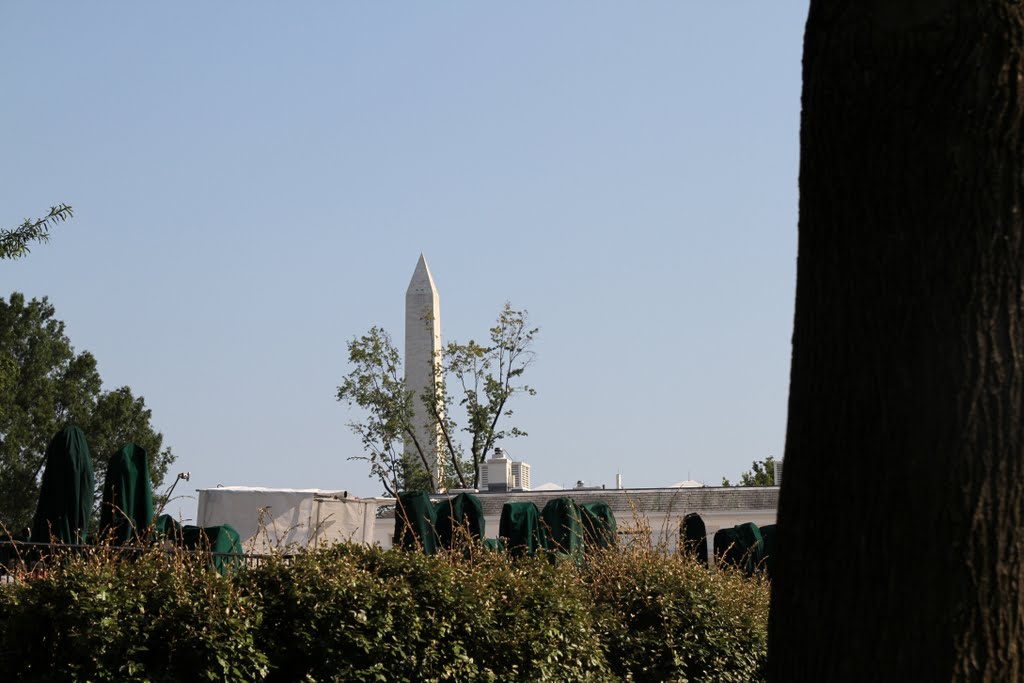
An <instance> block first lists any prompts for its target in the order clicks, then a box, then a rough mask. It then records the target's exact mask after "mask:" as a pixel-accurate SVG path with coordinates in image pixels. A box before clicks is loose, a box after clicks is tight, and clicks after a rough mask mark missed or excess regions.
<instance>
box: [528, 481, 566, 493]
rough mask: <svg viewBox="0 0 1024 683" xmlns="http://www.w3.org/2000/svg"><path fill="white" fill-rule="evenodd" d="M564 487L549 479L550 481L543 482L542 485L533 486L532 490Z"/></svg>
mask: <svg viewBox="0 0 1024 683" xmlns="http://www.w3.org/2000/svg"><path fill="white" fill-rule="evenodd" d="M563 488H564V487H562V486H560V485H558V484H556V483H554V482H553V481H549V482H548V483H546V484H541V485H540V486H531V487H530V490H531V491H561V490H562V489H563Z"/></svg>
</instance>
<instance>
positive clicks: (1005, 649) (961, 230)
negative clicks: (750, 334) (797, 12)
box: [769, 0, 1024, 683]
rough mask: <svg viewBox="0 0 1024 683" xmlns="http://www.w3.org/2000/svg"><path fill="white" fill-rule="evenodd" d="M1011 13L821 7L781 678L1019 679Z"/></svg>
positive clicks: (1019, 443) (785, 538)
mask: <svg viewBox="0 0 1024 683" xmlns="http://www.w3.org/2000/svg"><path fill="white" fill-rule="evenodd" d="M1022 11H1024V10H1022V5H1021V4H1018V3H1017V2H1011V1H1010V0H999V1H996V0H977V1H972V2H967V1H963V2H951V1H944V0H943V1H940V0H930V1H916V2H915V1H910V0H872V1H867V2H849V1H840V0H820V1H819V0H812V1H811V9H810V14H809V16H808V21H807V27H806V35H805V41H804V65H803V69H804V71H803V77H804V91H803V114H802V123H801V166H800V237H799V258H798V277H797V296H796V314H795V322H794V332H793V365H792V374H791V379H790V382H791V383H790V398H789V423H788V431H787V438H786V451H785V462H786V476H785V478H784V482H783V488H782V493H781V500H780V505H779V532H780V538H779V541H780V548H779V554H778V556H777V563H776V570H777V571H776V578H775V581H774V585H773V595H772V606H771V618H770V624H769V670H770V680H773V681H777V682H778V683H783V682H785V683H795V682H800V681H813V682H814V683H818V682H820V681H830V682H832V681H857V682H858V683H861V682H862V681H878V680H894V681H895V680H898V681H954V680H955V681H964V680H971V681H1020V680H1024V661H1022V659H1024V593H1022V580H1024V414H1022V413H1024V403H1022V399H1024V393H1022V392H1024V217H1022V213H1021V200H1022V194H1024V192H1022V190H1024V176H1022V173H1024V154H1022V152H1024V150H1022V138H1021V123H1022V116H1024V80H1022V79H1024V76H1022V68H1024V67H1022V61H1024V19H1022ZM851 463H855V466H854V467H851V466H850V465H851Z"/></svg>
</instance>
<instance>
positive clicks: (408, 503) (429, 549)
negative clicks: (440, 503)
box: [394, 491, 437, 555]
mask: <svg viewBox="0 0 1024 683" xmlns="http://www.w3.org/2000/svg"><path fill="white" fill-rule="evenodd" d="M394 544H395V547H396V548H404V549H406V550H416V549H419V550H422V551H423V553H424V554H426V555H433V554H435V553H436V552H437V516H436V513H435V511H434V506H433V505H432V504H431V502H430V496H428V495H427V494H426V492H424V491H404V492H401V493H399V494H398V501H397V505H396V506H395V535H394Z"/></svg>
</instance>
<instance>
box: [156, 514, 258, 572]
mask: <svg viewBox="0 0 1024 683" xmlns="http://www.w3.org/2000/svg"><path fill="white" fill-rule="evenodd" d="M153 526H154V528H155V529H156V532H157V534H159V535H162V536H163V537H165V538H166V539H167V540H169V541H171V542H173V543H174V545H176V546H178V547H179V548H182V549H184V550H189V551H194V552H208V553H224V554H232V555H239V556H240V555H242V554H243V552H244V551H243V548H242V539H241V538H240V537H239V535H238V532H237V531H235V528H234V527H233V526H231V525H230V524H222V525H220V526H207V527H198V526H192V525H190V524H186V525H185V526H182V525H181V523H179V522H178V520H176V519H174V518H173V517H171V516H170V515H160V516H159V517H157V518H156V522H155V523H154V524H153ZM210 566H211V567H213V568H214V569H216V570H217V571H218V572H220V574H221V575H224V574H226V573H227V572H228V570H229V569H238V568H240V567H241V566H242V558H241V557H218V556H214V557H211V558H210Z"/></svg>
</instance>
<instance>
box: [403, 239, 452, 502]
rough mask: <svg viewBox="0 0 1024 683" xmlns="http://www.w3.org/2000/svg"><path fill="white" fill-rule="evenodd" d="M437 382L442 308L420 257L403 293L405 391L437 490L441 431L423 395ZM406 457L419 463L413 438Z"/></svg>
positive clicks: (440, 476)
mask: <svg viewBox="0 0 1024 683" xmlns="http://www.w3.org/2000/svg"><path fill="white" fill-rule="evenodd" d="M440 381H441V305H440V300H439V299H438V296H437V286H436V285H435V284H434V277H433V276H432V275H431V274H430V268H428V267H427V259H426V258H424V257H423V254H420V260H419V261H417V262H416V270H414V271H413V274H412V280H410V281H409V289H407V290H406V292H405V388H406V390H407V391H411V392H413V432H414V433H415V434H416V441H417V442H418V443H419V445H420V449H422V451H423V456H424V457H425V458H426V460H427V463H428V464H429V466H430V471H431V476H432V478H433V480H434V482H435V484H436V485H437V486H438V490H440V489H441V488H442V487H443V484H442V483H441V482H442V481H443V478H444V477H443V474H444V472H443V470H444V463H443V461H441V460H440V459H439V458H438V453H439V452H441V450H442V449H441V443H442V442H441V430H440V427H439V425H438V423H437V419H436V418H435V417H434V416H433V415H431V414H430V413H431V410H430V408H429V406H428V404H427V403H425V402H424V401H423V395H424V393H426V394H427V395H434V388H435V386H436V385H437V383H439V382H440ZM442 411H443V406H440V405H439V406H438V414H439V415H443V412H442ZM405 454H406V457H407V458H412V459H413V460H414V461H415V462H422V461H421V459H420V453H419V451H418V450H417V449H416V446H415V444H414V443H413V440H412V439H409V438H407V439H406V441H405Z"/></svg>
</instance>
